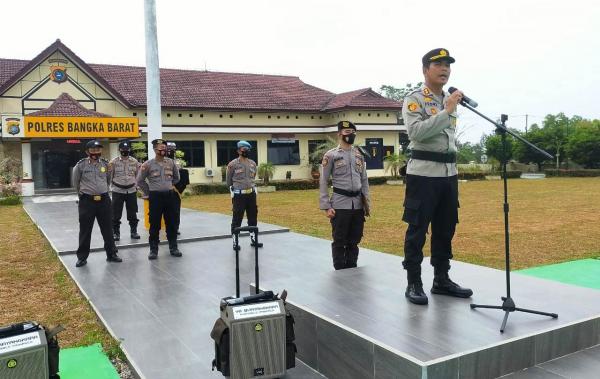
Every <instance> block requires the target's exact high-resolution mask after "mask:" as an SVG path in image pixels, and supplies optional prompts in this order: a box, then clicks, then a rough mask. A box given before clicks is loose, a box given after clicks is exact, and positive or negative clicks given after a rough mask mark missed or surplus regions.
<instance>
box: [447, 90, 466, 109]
mask: <svg viewBox="0 0 600 379" xmlns="http://www.w3.org/2000/svg"><path fill="white" fill-rule="evenodd" d="M449 91H450V93H451V95H450V96H448V100H446V106H445V108H446V110H447V111H448V113H454V112H456V106H457V105H458V103H460V102H461V101H462V99H463V93H462V92H460V91H458V90H457V89H456V88H454V87H450V90H449Z"/></svg>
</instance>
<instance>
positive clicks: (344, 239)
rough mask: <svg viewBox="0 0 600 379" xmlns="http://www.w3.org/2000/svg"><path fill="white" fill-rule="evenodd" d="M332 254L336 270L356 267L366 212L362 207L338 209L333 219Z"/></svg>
mask: <svg viewBox="0 0 600 379" xmlns="http://www.w3.org/2000/svg"><path fill="white" fill-rule="evenodd" d="M330 221H331V229H332V233H331V235H332V237H333V242H332V243H331V255H332V257H333V267H334V268H335V269H336V270H341V269H344V268H352V267H356V264H357V262H358V244H359V243H360V240H361V239H362V236H363V230H364V225H365V213H364V211H363V210H362V209H336V210H335V217H334V218H332V219H331V220H330Z"/></svg>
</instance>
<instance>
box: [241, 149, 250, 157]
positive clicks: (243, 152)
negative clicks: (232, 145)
mask: <svg viewBox="0 0 600 379" xmlns="http://www.w3.org/2000/svg"><path fill="white" fill-rule="evenodd" d="M240 154H242V157H244V158H248V150H242V151H241V152H240Z"/></svg>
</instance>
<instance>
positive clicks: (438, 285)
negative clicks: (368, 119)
mask: <svg viewBox="0 0 600 379" xmlns="http://www.w3.org/2000/svg"><path fill="white" fill-rule="evenodd" d="M421 62H422V64H423V75H424V76H425V86H424V87H422V88H420V89H418V90H416V91H414V92H412V93H410V94H409V95H407V96H406V97H405V99H404V106H403V107H402V115H403V118H404V123H405V125H406V128H407V131H408V137H409V138H410V145H409V149H410V150H411V159H410V160H409V161H408V166H407V169H406V170H407V171H406V173H407V175H406V196H405V200H404V214H403V217H402V220H404V221H405V222H407V223H408V229H407V230H406V236H405V239H404V262H403V263H402V264H403V266H404V269H405V270H406V272H407V277H408V286H407V288H406V293H405V296H406V297H407V298H408V300H409V301H410V302H412V303H414V304H421V305H424V304H427V302H428V299H427V295H425V292H423V282H422V281H421V262H422V261H423V245H424V244H425V236H426V234H427V230H428V228H429V224H430V223H431V265H432V266H433V268H434V275H435V276H434V280H433V286H432V287H431V293H433V294H439V295H447V296H454V297H462V298H467V297H470V296H471V295H472V294H473V291H471V290H470V289H468V288H462V287H461V286H459V285H458V284H456V283H454V282H453V281H452V280H450V277H449V276H448V271H449V270H450V259H452V238H453V237H454V232H455V229H456V224H457V223H458V179H457V174H458V172H457V169H456V150H457V149H456V142H455V140H456V135H455V133H456V116H457V115H456V106H457V104H458V103H460V101H461V100H462V96H463V95H462V93H461V92H460V91H456V92H454V93H453V94H451V95H449V94H448V93H446V92H445V91H444V90H443V87H444V85H445V84H446V83H447V82H448V78H449V77H450V71H451V70H450V64H452V63H454V62H455V60H454V58H452V57H451V56H450V53H449V52H448V50H446V49H434V50H431V51H430V52H428V53H427V54H425V55H424V56H423V58H422V59H421Z"/></svg>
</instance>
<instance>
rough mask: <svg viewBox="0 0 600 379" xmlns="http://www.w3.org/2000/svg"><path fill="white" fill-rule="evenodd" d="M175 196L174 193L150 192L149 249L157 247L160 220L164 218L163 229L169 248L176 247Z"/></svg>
mask: <svg viewBox="0 0 600 379" xmlns="http://www.w3.org/2000/svg"><path fill="white" fill-rule="evenodd" d="M176 197H177V194H176V193H175V192H174V191H172V190H171V191H150V196H149V198H148V201H149V208H150V209H149V213H150V215H149V217H148V218H149V220H150V231H149V234H150V236H149V238H148V242H150V247H151V248H152V247H158V242H159V239H158V232H160V222H161V219H162V218H163V216H164V218H165V229H166V232H167V240H169V247H177V229H176V225H175V215H176V209H177V203H176V200H175V198H176Z"/></svg>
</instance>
